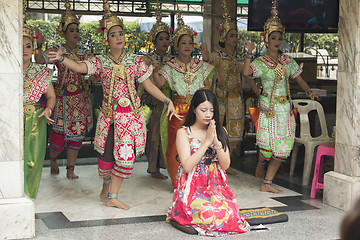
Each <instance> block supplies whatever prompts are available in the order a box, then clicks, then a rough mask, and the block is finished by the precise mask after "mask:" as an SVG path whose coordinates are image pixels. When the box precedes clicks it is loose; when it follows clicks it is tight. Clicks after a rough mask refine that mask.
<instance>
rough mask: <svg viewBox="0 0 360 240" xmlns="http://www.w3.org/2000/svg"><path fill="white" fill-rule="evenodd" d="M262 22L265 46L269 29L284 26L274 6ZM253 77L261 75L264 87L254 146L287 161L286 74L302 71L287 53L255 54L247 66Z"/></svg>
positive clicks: (291, 133)
mask: <svg viewBox="0 0 360 240" xmlns="http://www.w3.org/2000/svg"><path fill="white" fill-rule="evenodd" d="M271 14H272V16H271V17H270V18H269V19H268V20H267V22H266V23H265V25H264V32H265V39H264V41H265V45H267V46H268V44H269V35H270V34H271V33H272V32H276V31H278V32H281V33H282V34H284V33H285V27H284V26H283V25H282V24H281V22H280V19H279V18H278V15H277V14H278V11H277V6H276V4H275V7H274V6H273V10H272V11H271ZM250 67H251V69H252V71H253V76H252V77H254V78H260V79H261V84H262V87H263V90H262V94H261V96H260V109H261V111H260V116H259V120H258V127H257V133H256V141H257V145H258V146H259V148H260V153H261V154H262V155H263V156H264V158H265V159H267V160H270V159H271V158H274V159H276V160H278V161H282V162H284V161H286V159H287V158H288V157H289V155H290V152H291V150H292V148H293V144H294V138H295V119H294V115H293V111H292V106H291V96H290V85H289V77H291V78H296V77H298V76H300V74H301V73H302V65H301V66H299V65H298V64H297V63H296V62H295V60H294V59H292V58H291V57H290V56H287V55H284V54H280V55H278V60H275V59H273V58H271V57H270V56H268V55H265V56H262V57H258V58H256V59H255V60H253V61H252V63H251V65H250Z"/></svg>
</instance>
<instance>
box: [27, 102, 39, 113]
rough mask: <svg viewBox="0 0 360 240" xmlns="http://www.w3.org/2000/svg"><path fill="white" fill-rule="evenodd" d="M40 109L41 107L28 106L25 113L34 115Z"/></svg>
mask: <svg viewBox="0 0 360 240" xmlns="http://www.w3.org/2000/svg"><path fill="white" fill-rule="evenodd" d="M37 109H40V105H33V104H26V105H24V113H26V114H29V115H31V114H33V113H34V112H35V110H37Z"/></svg>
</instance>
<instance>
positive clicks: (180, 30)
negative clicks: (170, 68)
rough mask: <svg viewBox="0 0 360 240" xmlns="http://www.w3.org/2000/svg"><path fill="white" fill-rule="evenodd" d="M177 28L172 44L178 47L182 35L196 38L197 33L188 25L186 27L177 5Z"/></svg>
mask: <svg viewBox="0 0 360 240" xmlns="http://www.w3.org/2000/svg"><path fill="white" fill-rule="evenodd" d="M176 6H177V21H178V23H177V28H176V29H175V31H174V35H173V36H172V43H173V44H175V45H177V44H178V42H179V39H180V37H181V36H182V35H189V36H190V37H192V38H195V31H194V30H193V29H192V28H191V27H190V26H188V25H185V23H184V20H183V19H182V16H181V13H180V10H179V5H177V4H176Z"/></svg>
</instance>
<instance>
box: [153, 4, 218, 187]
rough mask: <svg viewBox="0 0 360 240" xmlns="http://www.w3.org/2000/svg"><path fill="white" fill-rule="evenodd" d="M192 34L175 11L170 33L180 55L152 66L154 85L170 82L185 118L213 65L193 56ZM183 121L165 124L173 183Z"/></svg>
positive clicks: (176, 105)
mask: <svg viewBox="0 0 360 240" xmlns="http://www.w3.org/2000/svg"><path fill="white" fill-rule="evenodd" d="M194 37H195V33H194V31H193V30H192V29H191V28H190V27H189V26H187V25H185V24H184V21H183V20H182V17H181V15H180V12H179V11H178V27H177V29H176V30H175V32H174V35H173V43H174V45H175V48H176V50H177V51H178V53H179V56H178V57H177V58H175V59H173V60H171V61H169V62H167V64H166V65H165V66H164V67H163V68H162V69H161V70H160V71H159V72H157V68H155V69H154V80H155V83H156V85H157V86H158V87H162V86H163V85H164V84H165V83H166V82H167V83H169V85H170V88H171V90H172V100H173V101H174V105H175V108H176V112H177V113H178V114H180V115H182V116H183V118H184V119H185V117H186V114H187V113H188V110H189V106H190V101H191V98H192V96H193V94H194V93H195V92H196V90H198V89H200V88H206V89H210V80H211V79H212V73H213V68H214V67H213V66H212V65H210V64H208V63H206V62H204V61H201V60H198V59H195V58H192V56H191V54H192V51H193V47H194V41H193V39H194ZM159 74H160V75H159ZM183 123H184V120H179V119H176V118H173V119H172V120H171V121H169V126H168V145H167V150H166V165H167V168H168V172H169V175H170V178H171V182H172V185H173V186H174V187H175V179H176V172H177V169H178V167H179V164H180V163H179V162H178V161H177V160H176V155H177V150H176V141H175V139H176V132H177V130H178V129H179V128H180V127H181V126H182V125H183Z"/></svg>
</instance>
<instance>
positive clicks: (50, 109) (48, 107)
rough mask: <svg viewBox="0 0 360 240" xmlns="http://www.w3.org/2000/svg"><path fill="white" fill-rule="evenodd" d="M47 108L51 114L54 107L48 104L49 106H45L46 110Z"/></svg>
mask: <svg viewBox="0 0 360 240" xmlns="http://www.w3.org/2000/svg"><path fill="white" fill-rule="evenodd" d="M46 109H49V111H50V115H51V113H52V110H53V109H52V108H51V107H50V106H47V107H46V108H45V110H46Z"/></svg>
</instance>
